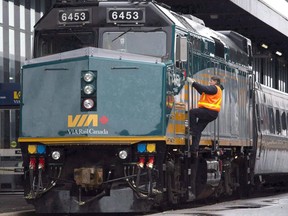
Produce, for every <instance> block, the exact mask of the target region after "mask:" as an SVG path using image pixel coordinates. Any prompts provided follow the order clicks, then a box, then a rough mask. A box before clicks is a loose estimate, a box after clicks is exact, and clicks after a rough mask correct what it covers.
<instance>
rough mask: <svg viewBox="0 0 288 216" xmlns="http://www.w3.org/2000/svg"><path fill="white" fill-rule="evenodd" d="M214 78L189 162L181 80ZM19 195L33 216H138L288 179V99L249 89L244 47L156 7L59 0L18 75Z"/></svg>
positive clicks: (189, 94)
mask: <svg viewBox="0 0 288 216" xmlns="http://www.w3.org/2000/svg"><path fill="white" fill-rule="evenodd" d="M213 75H217V76H220V77H221V81H222V84H223V86H224V87H225V89H224V91H223V100H222V110H221V112H220V113H219V117H218V118H217V119H216V120H215V121H213V122H211V123H210V124H209V125H208V126H207V128H206V129H205V130H204V131H203V133H202V138H201V142H200V146H199V150H198V152H197V154H194V153H193V154H192V152H191V145H192V140H191V136H190V134H189V128H190V123H189V121H188V119H189V110H190V109H192V108H194V107H196V106H197V101H198V99H199V95H198V94H197V93H196V92H195V90H193V89H192V87H191V85H189V84H188V83H187V81H186V79H187V77H193V78H194V79H195V80H196V81H198V82H199V83H202V84H208V81H209V79H210V77H211V76H213ZM21 93H22V95H21V108H20V111H21V117H20V136H19V139H18V142H19V143H20V146H21V152H22V158H23V167H24V181H23V184H24V197H25V199H26V200H27V202H29V203H31V204H33V205H34V206H35V210H36V212H37V213H79V214H82V213H120V212H121V213H137V212H142V213H143V212H152V211H155V210H157V209H161V208H165V207H169V206H177V205H179V204H182V203H188V202H194V201H196V200H201V199H207V198H210V197H221V196H231V195H233V194H238V195H240V196H247V195H249V193H250V192H251V191H252V190H253V188H255V186H259V185H263V184H265V183H267V182H269V181H271V182H272V181H276V180H285V178H279V176H286V175H287V174H288V166H286V165H287V160H288V140H287V138H288V133H287V123H288V112H287V108H288V102H287V101H288V95H287V93H284V92H280V91H278V90H275V89H272V88H270V87H267V86H264V85H262V84H260V83H258V82H255V75H254V74H253V56H252V42H251V40H250V39H248V38H246V37H244V36H243V35H241V34H239V33H237V32H234V31H213V30H212V29H210V28H208V27H206V26H205V23H204V22H203V21H202V20H200V19H198V18H196V17H194V16H192V15H186V14H179V13H176V12H173V11H172V10H171V8H170V7H169V6H167V5H166V4H163V3H157V2H155V1H101V0H57V3H55V5H54V6H53V7H52V8H51V9H50V10H49V11H48V12H47V13H45V14H44V16H43V17H42V18H41V19H40V20H39V21H38V22H37V23H36V25H35V28H34V46H33V58H32V59H30V60H27V61H26V62H25V64H24V65H23V67H22V70H21Z"/></svg>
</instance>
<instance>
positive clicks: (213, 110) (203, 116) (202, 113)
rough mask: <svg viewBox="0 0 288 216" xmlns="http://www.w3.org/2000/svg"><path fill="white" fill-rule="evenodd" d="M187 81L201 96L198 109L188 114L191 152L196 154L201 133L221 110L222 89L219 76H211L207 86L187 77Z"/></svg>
mask: <svg viewBox="0 0 288 216" xmlns="http://www.w3.org/2000/svg"><path fill="white" fill-rule="evenodd" d="M187 81H188V83H189V84H191V85H192V87H193V88H195V89H196V90H197V92H198V93H199V94H201V97H200V100H199V101H198V108H194V109H191V110H190V111H189V113H190V115H189V116H190V119H189V121H190V134H191V135H192V146H191V151H192V152H197V151H198V149H199V142H200V139H201V134H202V131H203V130H204V129H205V128H206V126H207V125H208V123H209V122H211V121H214V120H215V119H216V118H217V117H218V114H219V112H220V110H221V101H222V91H223V89H224V87H223V86H222V85H221V79H220V77H219V76H212V77H211V78H210V81H209V85H202V84H200V83H198V82H196V81H195V80H194V79H192V78H190V77H188V78H187Z"/></svg>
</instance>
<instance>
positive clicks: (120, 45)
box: [103, 30, 167, 57]
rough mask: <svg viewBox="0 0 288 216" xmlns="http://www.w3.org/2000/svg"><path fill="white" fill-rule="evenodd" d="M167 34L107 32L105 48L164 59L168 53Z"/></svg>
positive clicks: (104, 37)
mask: <svg viewBox="0 0 288 216" xmlns="http://www.w3.org/2000/svg"><path fill="white" fill-rule="evenodd" d="M166 38H167V36H166V33H165V32H162V31H155V32H154V31H153V32H131V31H130V30H127V31H126V32H125V31H124V32H105V33H104V34H103V48H104V49H109V50H116V51H120V52H127V53H134V54H142V55H149V56H157V57H162V56H165V55H166V53H167V49H166V40H167V39H166Z"/></svg>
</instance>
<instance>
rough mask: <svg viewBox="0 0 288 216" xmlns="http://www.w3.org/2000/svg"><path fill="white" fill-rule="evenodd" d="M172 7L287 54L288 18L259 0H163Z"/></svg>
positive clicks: (208, 24)
mask: <svg viewBox="0 0 288 216" xmlns="http://www.w3.org/2000/svg"><path fill="white" fill-rule="evenodd" d="M162 2H164V3H165V4H167V5H170V6H171V7H172V10H175V11H176V12H181V13H183V14H192V15H194V16H196V17H198V18H200V19H202V20H204V22H205V25H206V26H208V27H210V28H212V29H214V30H234V31H236V32H238V33H240V34H242V35H244V36H245V37H248V38H250V39H251V40H252V42H253V43H254V46H255V45H257V46H258V45H259V47H260V45H261V44H262V43H265V44H266V45H268V49H269V50H270V51H271V53H275V52H276V51H280V52H281V53H283V56H284V57H285V58H287V57H288V37H287V36H288V20H287V19H286V18H285V17H283V16H282V15H281V14H279V13H277V12H276V11H275V10H273V9H272V8H271V7H269V6H268V5H266V4H265V3H263V2H262V1H260V0H255V1H250V0H241V1H240V0H217V1H215V0H178V1H173V0H162Z"/></svg>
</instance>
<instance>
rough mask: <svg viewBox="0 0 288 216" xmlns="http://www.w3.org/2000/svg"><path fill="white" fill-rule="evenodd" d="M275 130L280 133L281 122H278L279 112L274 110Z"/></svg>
mask: <svg viewBox="0 0 288 216" xmlns="http://www.w3.org/2000/svg"><path fill="white" fill-rule="evenodd" d="M276 132H277V134H281V132H282V131H281V124H280V112H279V110H276Z"/></svg>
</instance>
